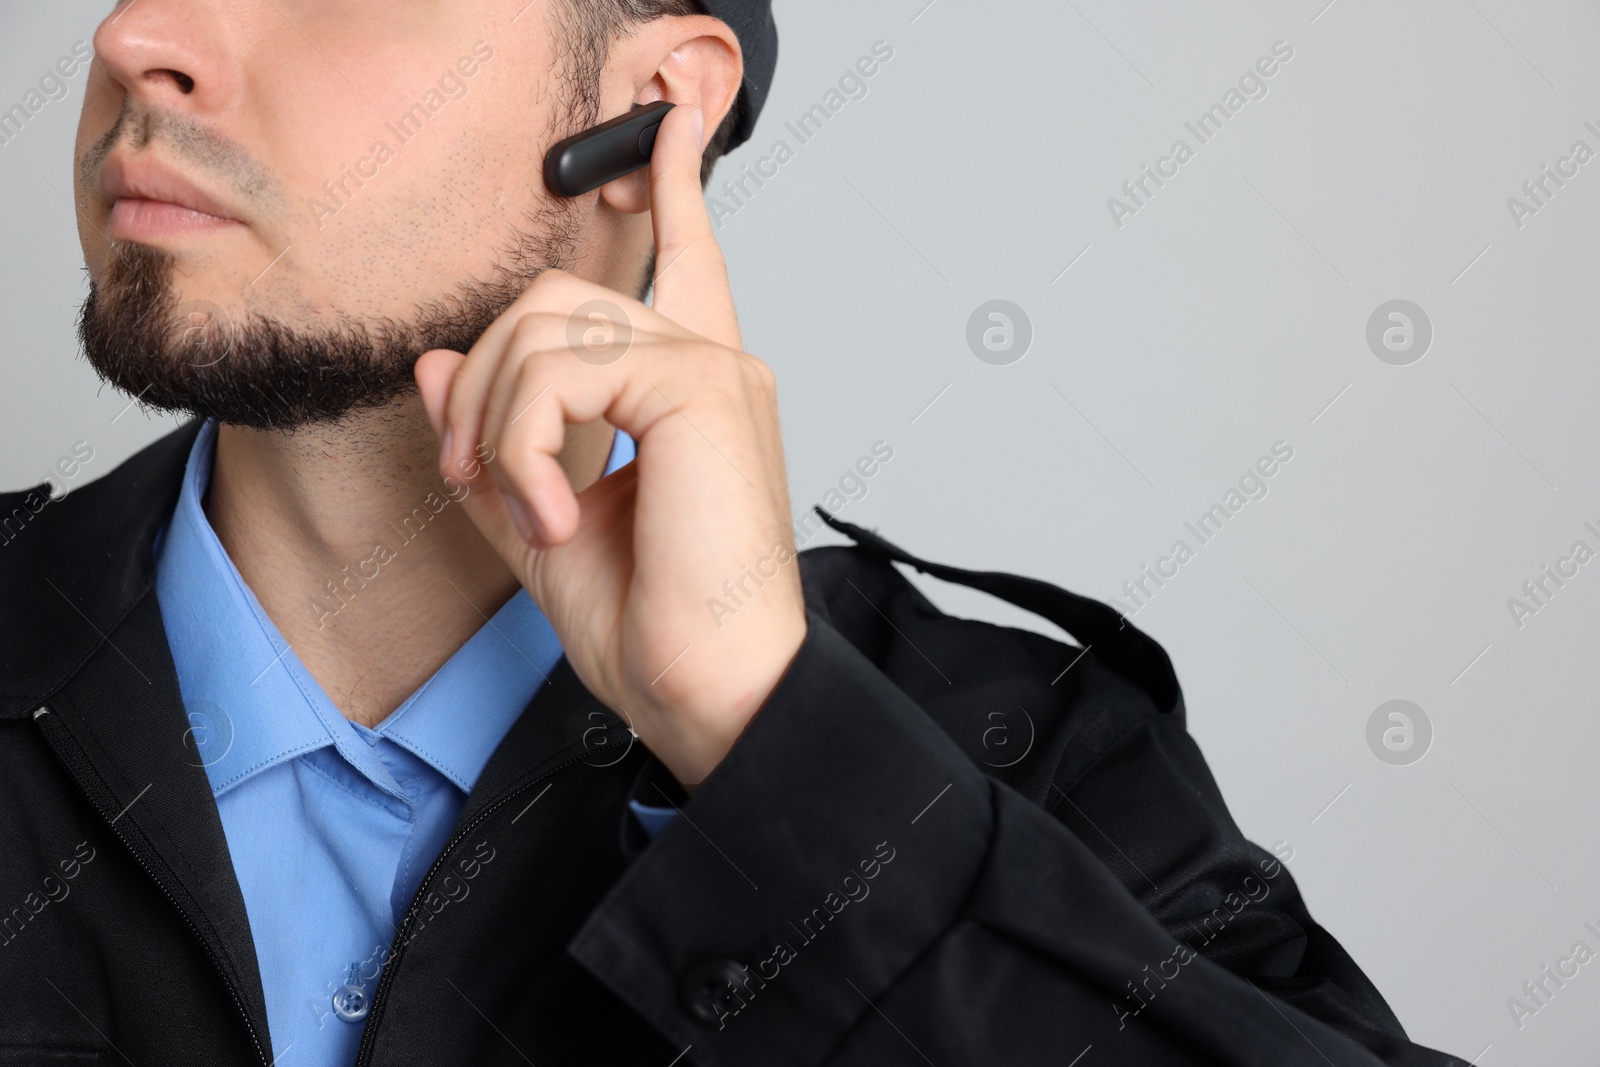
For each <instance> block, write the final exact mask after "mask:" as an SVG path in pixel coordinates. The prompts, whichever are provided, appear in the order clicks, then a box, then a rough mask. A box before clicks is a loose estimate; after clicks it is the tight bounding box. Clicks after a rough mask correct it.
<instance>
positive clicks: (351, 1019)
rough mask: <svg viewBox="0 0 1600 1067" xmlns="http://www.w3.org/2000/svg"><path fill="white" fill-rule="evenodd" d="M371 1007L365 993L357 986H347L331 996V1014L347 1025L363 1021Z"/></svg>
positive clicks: (370, 1002)
mask: <svg viewBox="0 0 1600 1067" xmlns="http://www.w3.org/2000/svg"><path fill="white" fill-rule="evenodd" d="M371 1007H372V1001H371V1000H369V999H368V998H367V991H366V990H365V989H363V988H362V987H360V986H358V985H347V986H345V987H344V988H343V989H341V990H339V991H338V992H337V993H335V994H334V995H333V1013H334V1014H335V1015H337V1016H338V1017H339V1018H341V1019H343V1020H344V1021H345V1022H347V1023H358V1022H360V1021H361V1020H362V1019H365V1018H366V1017H367V1011H368V1010H369V1009H370V1008H371Z"/></svg>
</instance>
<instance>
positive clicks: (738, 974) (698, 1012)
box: [678, 959, 749, 1026]
mask: <svg viewBox="0 0 1600 1067" xmlns="http://www.w3.org/2000/svg"><path fill="white" fill-rule="evenodd" d="M748 981H749V972H748V971H747V970H746V969H745V967H744V966H742V965H741V964H739V963H738V962H736V961H734V960H730V959H711V960H706V961H705V962H703V963H697V964H695V965H694V966H693V967H691V968H689V969H688V970H687V971H685V972H684V975H683V979H682V980H681V981H680V982H679V983H678V999H679V1000H681V1001H682V1002H683V1007H684V1009H685V1010H686V1011H687V1012H688V1013H689V1014H690V1015H692V1016H694V1018H695V1019H696V1020H698V1021H699V1022H701V1023H703V1024H704V1025H706V1026H717V1025H720V1023H721V1021H722V1019H723V1017H724V1016H727V1015H734V1014H737V1013H738V1012H739V1010H740V1009H741V1008H743V1007H744V1001H743V1000H742V999H741V998H740V997H739V996H738V992H737V991H738V990H739V989H741V988H743V987H744V985H745V983H746V982H748Z"/></svg>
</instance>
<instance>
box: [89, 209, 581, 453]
mask: <svg viewBox="0 0 1600 1067" xmlns="http://www.w3.org/2000/svg"><path fill="white" fill-rule="evenodd" d="M527 221H528V222H530V223H533V224H534V226H535V228H534V229H533V231H532V232H519V233H518V235H517V243H516V246H515V247H514V249H513V250H512V251H511V252H509V253H503V254H502V255H501V256H499V257H498V260H497V266H496V268H495V273H494V277H493V279H492V280H491V281H488V282H480V281H472V282H463V283H460V284H458V285H457V286H456V287H455V290H454V291H453V292H452V293H450V294H449V295H447V296H444V297H442V298H440V299H438V300H435V301H431V302H429V303H428V304H424V305H421V306H419V307H418V309H417V314H416V315H415V316H414V317H413V318H412V319H410V320H409V321H405V322H398V321H395V320H392V319H382V320H378V321H356V320H354V319H351V318H349V317H347V316H339V317H338V321H337V325H332V326H325V325H319V326H316V327H298V326H291V325H288V324H286V323H284V322H281V321H279V320H276V319H269V318H263V317H260V316H256V315H252V316H250V317H248V318H242V319H236V318H233V317H230V315H229V313H228V312H227V311H225V310H224V309H222V308H220V307H217V306H216V305H214V304H211V303H209V302H206V301H200V300H188V301H180V300H179V299H178V294H177V292H176V290H175V289H174V287H173V284H172V280H173V276H174V273H175V265H174V260H173V257H172V255H171V254H170V253H167V252H164V251H162V250H160V249H156V248H152V247H150V246H148V245H139V244H128V243H125V242H117V243H115V244H114V245H113V246H112V250H113V252H114V253H115V254H114V255H113V256H112V257H111V261H110V263H109V265H108V267H107V270H106V276H105V279H104V284H103V285H97V284H95V283H94V282H92V281H91V283H90V286H89V296H88V299H86V300H85V301H84V304H83V307H82V309H81V311H80V312H79V315H78V340H79V342H80V343H81V344H82V346H83V351H84V354H85V356H86V357H87V359H88V361H89V364H90V365H91V366H92V367H94V369H95V371H96V372H98V373H99V375H100V377H101V378H103V379H105V380H106V381H107V382H109V383H110V384H112V385H113V386H115V387H116V388H118V389H120V390H122V391H124V392H126V393H127V394H128V395H129V396H132V397H134V398H135V399H136V400H138V402H139V403H140V404H141V405H146V406H148V407H151V408H155V409H157V410H160V411H170V412H178V413H188V414H194V415H199V416H202V417H208V418H216V419H218V420H220V421H222V422H225V423H231V424H233V425H237V426H248V427H252V428H254V429H259V430H293V429H296V428H299V427H303V426H308V425H311V424H315V423H327V422H334V421H337V420H339V419H342V418H344V417H345V416H347V415H350V414H352V413H354V412H357V411H362V410H367V409H372V408H379V407H383V406H385V405H387V404H389V403H390V402H392V401H394V400H396V399H397V398H399V397H402V396H406V395H408V394H415V393H416V391H417V387H416V381H415V379H414V378H413V377H412V366H413V365H414V364H415V363H416V361H417V357H419V356H421V355H422V353H424V352H427V351H429V350H430V349H434V348H449V349H453V350H455V351H457V352H466V351H467V350H468V349H470V348H471V347H472V345H473V343H474V342H476V341H477V339H478V338H479V337H480V336H481V335H482V334H483V332H484V330H486V329H488V327H489V324H490V323H492V322H494V320H495V319H497V318H499V316H500V315H501V314H502V313H503V312H504V311H505V310H506V309H507V308H508V307H510V306H511V304H512V302H513V301H515V300H516V299H517V297H518V296H520V295H521V293H522V291H523V290H524V289H525V288H527V286H528V284H529V283H530V282H532V281H533V279H534V278H536V277H538V276H539V275H540V274H542V273H543V272H544V271H545V270H546V269H548V268H551V267H560V268H562V269H567V268H568V267H569V265H570V263H571V261H572V259H573V256H574V253H575V249H576V233H577V230H578V228H579V223H578V220H577V219H576V218H575V217H574V213H573V212H572V210H571V209H570V207H569V206H568V205H567V204H565V203H559V204H553V205H547V206H546V207H545V209H544V211H543V212H541V213H540V214H539V215H538V216H535V217H533V218H529V219H528V220H527ZM507 262H509V263H510V264H512V266H510V267H507V266H505V264H506V263H507Z"/></svg>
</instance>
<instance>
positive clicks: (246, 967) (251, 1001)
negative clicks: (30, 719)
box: [35, 592, 271, 1063]
mask: <svg viewBox="0 0 1600 1067" xmlns="http://www.w3.org/2000/svg"><path fill="white" fill-rule="evenodd" d="M42 707H43V708H44V709H45V710H43V711H36V712H35V718H36V721H37V722H38V724H39V727H40V729H41V730H43V731H44V734H45V737H46V739H47V740H48V741H49V743H50V745H51V747H52V748H53V749H55V751H56V754H57V755H58V756H60V757H61V759H62V762H63V763H64V764H65V766H66V767H67V769H68V771H69V772H70V773H71V774H72V776H73V779H74V780H75V781H76V782H77V784H78V787H79V788H80V789H82V790H83V792H84V793H85V794H86V795H87V796H88V797H89V799H90V801H91V802H92V803H93V804H94V806H95V808H96V809H97V810H98V811H99V812H100V815H101V817H102V818H103V819H105V820H106V822H107V823H108V824H109V825H110V827H111V829H112V830H113V831H114V832H115V833H116V835H117V837H118V838H119V839H120V840H121V841H122V842H123V844H125V845H126V846H127V847H128V849H129V851H131V852H132V853H133V854H134V856H135V857H136V858H137V859H138V861H139V863H140V865H141V866H142V867H143V868H144V869H145V870H146V871H147V872H148V873H149V874H150V876H151V877H152V878H153V879H154V880H155V881H156V883H157V884H158V885H159V886H160V887H161V889H162V890H163V891H164V892H165V893H166V894H167V896H168V897H169V898H171V900H172V902H173V903H174V904H175V905H176V906H177V907H178V910H179V911H181V912H182V913H183V916H184V918H185V919H186V920H187V921H188V924H189V926H190V927H191V928H192V929H193V931H194V933H195V935H196V936H197V937H198V938H199V939H200V941H201V943H202V944H203V945H204V947H205V949H206V952H207V954H208V955H209V956H210V957H211V959H212V962H213V963H214V964H215V965H216V967H217V969H218V971H219V973H220V974H221V976H222V978H223V980H224V981H225V982H226V983H227V985H228V988H229V990H230V991H231V992H232V994H233V997H234V1000H235V1001H236V1003H237V1004H238V1006H239V1010H240V1012H241V1014H242V1015H243V1016H244V1018H245V1021H246V1024H247V1025H248V1027H249V1028H250V1030H251V1031H252V1034H251V1036H252V1037H253V1038H254V1039H255V1042H256V1045H257V1050H258V1052H259V1051H262V1050H265V1049H267V1048H270V1047H271V1045H270V1041H269V1038H268V1031H267V1013H266V1001H265V998H264V996H263V994H262V988H261V975H260V969H259V965H258V963H257V960H256V952H255V942H254V940H253V939H252V937H251V934H250V920H249V917H248V915H247V913H246V911H245V904H244V896H243V894H242V893H241V892H240V890H239V883H238V880H237V879H236V878H235V876H234V873H233V860H232V857H231V856H230V854H229V852H228V842H227V838H226V836H225V835H224V834H223V830H222V819H221V817H220V816H219V815H218V813H217V804H216V800H215V798H214V797H213V796H212V795H211V782H210V780H209V779H208V778H207V777H206V772H205V768H204V767H203V766H202V765H201V762H200V756H199V754H198V753H197V751H196V747H195V745H194V744H193V743H192V741H191V740H190V738H189V730H190V724H189V719H188V716H187V715H186V713H185V711H184V707H183V700H182V697H181V695H180V693H179V689H178V677H177V672H176V671H175V669H174V668H173V665H172V658H171V654H170V653H169V651H168V649H167V639H166V631H165V630H164V629H163V627H162V624H161V612H160V609H159V607H158V605H157V604H156V598H155V593H154V592H150V593H147V594H146V595H145V596H144V597H142V598H141V599H140V600H139V602H138V603H137V604H136V605H135V606H134V608H133V610H132V611H131V612H129V613H128V615H127V616H126V617H125V618H124V619H123V620H122V623H121V624H120V625H119V626H117V627H116V629H114V630H113V631H111V632H110V633H109V634H107V635H106V640H105V641H104V642H103V643H102V644H101V645H100V646H99V647H98V648H97V649H96V650H95V652H94V654H93V655H91V656H90V658H89V659H88V661H86V662H85V663H84V664H83V666H82V667H81V668H80V669H79V670H78V671H77V673H75V674H74V675H73V676H72V677H71V679H70V680H68V682H67V683H66V685H65V686H64V687H62V689H61V690H60V691H58V692H57V693H55V694H54V695H53V696H52V697H51V698H50V699H49V700H48V701H46V702H45V703H44V704H43V705H42ZM270 1059H271V1057H270V1056H263V1057H262V1061H263V1063H265V1062H267V1061H268V1060H270Z"/></svg>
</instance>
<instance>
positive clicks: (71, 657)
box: [0, 418, 202, 719]
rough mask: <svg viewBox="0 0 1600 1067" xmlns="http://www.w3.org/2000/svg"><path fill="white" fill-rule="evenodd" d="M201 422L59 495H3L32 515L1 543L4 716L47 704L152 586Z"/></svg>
mask: <svg viewBox="0 0 1600 1067" xmlns="http://www.w3.org/2000/svg"><path fill="white" fill-rule="evenodd" d="M201 422H202V420H201V419H198V418H196V419H191V420H190V421H189V422H187V423H185V424H183V425H182V426H180V427H179V428H178V429H177V430H175V431H173V432H172V433H170V434H167V435H166V436H165V437H162V438H161V439H160V440H158V441H156V442H155V443H154V444H151V445H149V446H148V447H146V448H144V449H143V450H141V451H140V452H138V453H137V454H135V455H134V456H133V457H132V458H130V459H128V460H127V461H125V462H124V463H123V464H121V465H120V466H119V467H117V468H116V470H114V471H113V472H112V473H110V474H108V475H106V476H105V477H102V478H100V479H98V480H96V481H93V482H90V483H89V484H88V485H85V486H83V487H82V488H79V489H74V490H72V491H71V492H69V493H68V494H67V495H66V496H64V497H61V498H60V499H47V497H46V493H47V488H46V485H44V484H41V485H39V486H36V487H35V488H33V489H31V490H27V491H26V492H24V493H8V494H5V495H4V496H0V510H3V512H4V514H6V515H13V514H14V513H15V512H16V511H17V510H18V509H21V510H23V511H25V512H27V513H28V514H29V515H30V516H31V517H30V518H28V519H26V520H25V521H24V522H23V524H22V525H21V526H20V528H19V529H18V530H17V532H16V534H15V536H14V537H13V538H12V539H11V540H10V541H9V542H8V543H6V544H5V545H3V546H0V589H5V590H6V591H7V594H8V595H7V597H6V607H5V608H4V610H0V719H3V718H20V717H22V716H25V715H29V714H31V713H32V712H33V711H34V709H36V708H38V707H39V705H41V704H42V703H44V702H45V701H46V700H47V699H48V698H49V697H50V695H51V694H53V693H54V692H56V691H57V690H58V689H60V688H61V686H63V685H64V684H65V683H66V682H67V680H68V679H69V678H70V677H71V676H72V675H73V673H74V672H75V671H76V670H77V669H78V668H79V667H81V666H82V665H83V664H84V663H85V662H87V661H88V659H89V657H90V656H91V655H92V654H93V652H94V651H95V649H96V648H98V647H99V646H100V645H101V644H102V643H103V642H104V641H105V640H106V636H107V635H108V634H110V633H111V632H112V631H113V630H115V629H116V628H117V627H118V625H119V624H121V622H122V621H123V620H124V619H126V618H127V617H128V615H129V613H130V612H132V611H133V609H134V607H135V606H136V605H138V604H139V602H140V601H141V600H142V599H144V597H145V594H147V593H148V592H149V591H150V588H151V586H152V584H153V583H154V580H155V560H154V555H153V553H152V551H151V549H152V546H153V545H154V543H155V537H156V532H157V531H158V530H160V529H161V527H162V526H163V525H164V524H165V523H166V521H167V517H168V516H169V515H171V514H172V509H173V507H174V505H175V504H176V503H177V499H178V489H179V486H180V484H181V482H182V478H183V469H184V463H185V462H186V461H187V459H188V457H189V449H190V447H191V446H192V445H193V443H194V438H195V435H196V434H197V433H198V432H199V430H200V426H201ZM40 500H47V502H45V503H44V504H43V505H42V506H40V505H39V501H40ZM35 507H37V508H38V511H37V512H36V513H35V512H34V511H33V509H34V508H35Z"/></svg>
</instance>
